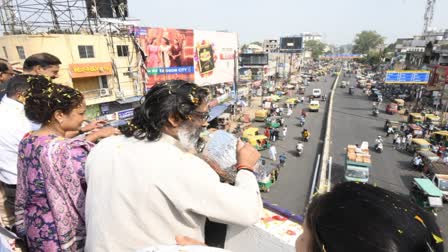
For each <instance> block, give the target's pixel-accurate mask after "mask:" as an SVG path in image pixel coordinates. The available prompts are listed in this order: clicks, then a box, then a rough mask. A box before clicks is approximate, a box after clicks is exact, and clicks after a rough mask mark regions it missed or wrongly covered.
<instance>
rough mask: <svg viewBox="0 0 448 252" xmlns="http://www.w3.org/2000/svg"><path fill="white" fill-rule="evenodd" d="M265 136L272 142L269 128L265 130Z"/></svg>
mask: <svg viewBox="0 0 448 252" xmlns="http://www.w3.org/2000/svg"><path fill="white" fill-rule="evenodd" d="M264 135H265V136H266V137H267V138H268V139H269V140H270V139H271V130H270V129H269V127H266V129H265V130H264Z"/></svg>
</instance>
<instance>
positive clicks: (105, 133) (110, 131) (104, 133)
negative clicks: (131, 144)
mask: <svg viewBox="0 0 448 252" xmlns="http://www.w3.org/2000/svg"><path fill="white" fill-rule="evenodd" d="M95 134H97V135H98V137H100V138H106V137H110V136H113V135H119V134H121V132H120V130H119V129H117V128H114V127H105V128H101V129H97V130H95Z"/></svg>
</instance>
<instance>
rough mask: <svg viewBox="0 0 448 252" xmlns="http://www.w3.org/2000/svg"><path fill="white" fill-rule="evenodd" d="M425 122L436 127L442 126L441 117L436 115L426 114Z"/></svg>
mask: <svg viewBox="0 0 448 252" xmlns="http://www.w3.org/2000/svg"><path fill="white" fill-rule="evenodd" d="M425 122H426V123H427V124H432V125H434V126H439V125H440V117H439V116H437V115H434V114H426V115H425Z"/></svg>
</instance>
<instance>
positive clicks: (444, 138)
mask: <svg viewBox="0 0 448 252" xmlns="http://www.w3.org/2000/svg"><path fill="white" fill-rule="evenodd" d="M431 142H434V143H440V142H442V144H443V145H444V146H445V147H448V131H446V130H441V131H436V132H434V133H432V134H431Z"/></svg>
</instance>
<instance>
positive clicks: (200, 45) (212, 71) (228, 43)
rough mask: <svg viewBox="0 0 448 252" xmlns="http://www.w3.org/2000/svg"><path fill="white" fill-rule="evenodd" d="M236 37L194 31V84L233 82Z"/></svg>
mask: <svg viewBox="0 0 448 252" xmlns="http://www.w3.org/2000/svg"><path fill="white" fill-rule="evenodd" d="M237 50H238V36H237V34H236V33H230V32H214V31H198V30H195V31H194V82H195V83H196V84H198V85H211V84H217V83H224V82H233V78H234V76H235V55H236V52H237Z"/></svg>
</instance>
